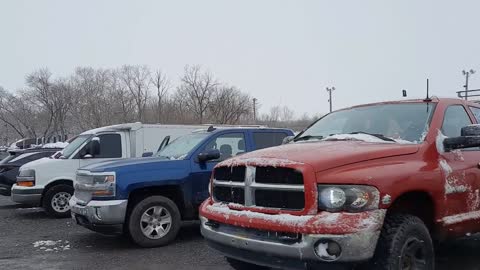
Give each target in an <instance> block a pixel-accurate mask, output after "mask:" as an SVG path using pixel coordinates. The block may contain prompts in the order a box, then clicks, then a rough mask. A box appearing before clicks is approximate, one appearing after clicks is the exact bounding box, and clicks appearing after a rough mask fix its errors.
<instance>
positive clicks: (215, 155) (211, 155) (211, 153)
mask: <svg viewBox="0 0 480 270" xmlns="http://www.w3.org/2000/svg"><path fill="white" fill-rule="evenodd" d="M219 158H220V151H219V150H218V149H212V150H208V151H205V152H201V153H200V154H198V156H197V161H198V162H207V161H209V160H214V159H219Z"/></svg>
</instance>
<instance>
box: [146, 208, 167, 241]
mask: <svg viewBox="0 0 480 270" xmlns="http://www.w3.org/2000/svg"><path fill="white" fill-rule="evenodd" d="M171 227H172V215H171V214H170V212H169V211H168V210H167V209H166V208H165V207H162V206H158V205H157V206H152V207H150V208H148V209H147V210H146V211H145V212H143V214H142V217H141V218H140V229H141V230H142V233H143V235H144V236H145V237H147V238H148V239H160V238H162V237H164V236H165V235H166V234H167V233H168V232H169V231H170V228H171Z"/></svg>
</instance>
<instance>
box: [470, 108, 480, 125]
mask: <svg viewBox="0 0 480 270" xmlns="http://www.w3.org/2000/svg"><path fill="white" fill-rule="evenodd" d="M470 110H471V111H472V113H473V115H474V116H475V119H477V123H479V124H480V108H477V107H470Z"/></svg>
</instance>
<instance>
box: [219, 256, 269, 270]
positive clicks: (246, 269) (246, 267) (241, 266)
mask: <svg viewBox="0 0 480 270" xmlns="http://www.w3.org/2000/svg"><path fill="white" fill-rule="evenodd" d="M225 259H226V260H227V263H228V264H230V266H231V267H232V268H233V269H235V270H268V269H270V267H266V266H261V265H256V264H253V263H248V262H244V261H239V260H237V259H233V258H228V257H225Z"/></svg>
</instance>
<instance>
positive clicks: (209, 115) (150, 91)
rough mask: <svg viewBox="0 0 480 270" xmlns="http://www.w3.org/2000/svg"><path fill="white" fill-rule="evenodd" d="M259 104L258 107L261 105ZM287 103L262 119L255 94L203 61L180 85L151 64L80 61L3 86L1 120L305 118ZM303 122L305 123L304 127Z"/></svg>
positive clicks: (23, 132)
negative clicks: (61, 72) (14, 86)
mask: <svg viewBox="0 0 480 270" xmlns="http://www.w3.org/2000/svg"><path fill="white" fill-rule="evenodd" d="M257 111H258V108H257ZM311 120H312V119H311V118H310V117H308V116H306V115H304V116H302V117H301V118H300V119H295V118H294V112H293V111H292V110H291V109H289V108H288V107H286V106H283V107H282V106H274V107H272V108H271V109H270V112H269V113H266V114H262V115H259V116H257V117H256V120H254V115H253V102H252V98H251V97H250V95H248V94H246V93H244V92H242V91H241V90H240V89H239V88H237V87H235V86H232V85H229V84H227V83H225V82H222V81H220V80H219V79H218V78H216V77H215V76H214V75H213V74H212V73H211V72H209V71H208V70H205V69H203V68H202V67H201V66H198V65H187V66H185V68H184V72H183V75H182V76H181V77H180V79H179V81H178V82H177V85H174V83H173V82H172V80H171V79H170V78H169V77H168V76H167V75H166V73H165V72H163V71H161V70H151V69H150V68H148V67H147V66H141V65H124V66H122V67H119V68H108V69H104V68H92V67H78V68H76V69H75V71H74V72H73V74H71V75H67V76H64V77H54V76H53V74H52V73H51V72H50V71H49V69H47V68H42V69H38V70H35V71H33V72H31V73H30V74H27V75H26V77H25V87H24V88H23V89H19V90H16V91H8V90H6V89H4V88H2V87H1V86H0V123H3V125H4V126H3V128H2V130H3V138H4V140H5V143H7V141H9V142H11V139H12V138H17V139H18V138H40V137H46V138H47V137H50V136H52V135H62V136H65V135H75V134H78V133H80V132H82V131H85V130H88V129H92V128H97V127H101V126H106V125H112V124H118V123H128V122H136V121H140V122H143V123H163V124H172V123H175V124H204V123H215V124H255V123H258V124H267V125H270V126H285V125H287V126H288V125H291V126H295V128H297V127H296V126H300V127H298V128H301V127H302V126H305V125H307V124H308V122H310V121H311ZM298 128H297V129H298Z"/></svg>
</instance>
